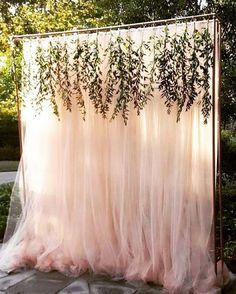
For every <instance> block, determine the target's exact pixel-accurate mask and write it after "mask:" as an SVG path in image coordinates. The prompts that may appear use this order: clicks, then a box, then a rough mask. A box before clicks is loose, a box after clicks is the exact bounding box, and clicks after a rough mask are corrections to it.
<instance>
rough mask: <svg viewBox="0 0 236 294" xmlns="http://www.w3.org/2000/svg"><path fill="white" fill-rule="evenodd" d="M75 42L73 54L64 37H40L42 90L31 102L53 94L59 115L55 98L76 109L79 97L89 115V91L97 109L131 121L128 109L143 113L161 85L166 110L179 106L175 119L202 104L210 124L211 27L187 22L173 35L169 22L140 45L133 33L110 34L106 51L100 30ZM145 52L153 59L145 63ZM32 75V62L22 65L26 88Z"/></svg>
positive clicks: (38, 75) (38, 56)
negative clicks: (104, 66)
mask: <svg viewBox="0 0 236 294" xmlns="http://www.w3.org/2000/svg"><path fill="white" fill-rule="evenodd" d="M74 42H75V43H76V44H75V45H76V50H75V52H74V53H73V54H74V55H73V56H72V57H71V56H70V53H69V52H68V46H69V44H67V41H66V39H65V41H64V43H63V42H61V41H60V42H59V41H58V40H57V39H56V38H55V39H54V38H52V39H51V41H50V42H49V46H48V47H47V49H43V47H42V46H41V45H40V42H39V45H38V47H37V53H36V57H35V62H36V64H37V65H38V68H39V70H38V71H37V73H36V74H35V76H34V78H35V79H36V81H37V83H38V87H37V89H38V95H37V98H36V99H35V98H34V101H32V103H33V104H34V105H35V107H36V108H37V110H38V112H40V110H41V108H42V102H43V101H44V100H45V99H46V100H48V99H49V100H50V103H51V105H52V108H53V111H54V113H55V114H56V115H57V116H58V117H60V114H59V111H58V105H57V101H56V98H55V97H60V99H62V101H63V105H64V106H65V107H66V109H67V110H68V111H71V110H72V103H73V101H72V99H74V97H76V102H77V105H78V107H79V109H80V111H81V115H82V117H83V119H84V120H85V119H86V103H85V98H84V95H85V93H86V94H88V97H89V99H90V100H91V102H92V104H93V105H94V109H95V111H96V113H99V114H101V115H102V116H103V117H104V118H108V119H111V120H112V119H115V118H116V117H117V116H118V115H122V117H123V120H124V123H125V124H127V122H128V118H129V111H131V109H132V108H133V109H134V110H136V112H137V115H140V113H141V111H142V110H143V108H144V107H145V105H146V104H147V103H148V101H149V100H150V99H157V98H156V97H155V90H158V91H159V92H160V93H161V97H162V99H163V101H164V103H165V105H166V108H167V113H168V114H170V113H171V109H172V107H173V106H176V107H177V118H176V120H177V121H179V120H180V118H181V114H182V112H183V111H188V110H189V109H190V108H191V106H192V105H193V104H194V103H200V104H201V112H202V115H203V117H204V122H205V123H207V120H208V118H209V115H210V112H211V108H212V102H211V93H210V72H211V68H212V60H213V44H212V40H211V37H210V33H209V30H208V28H205V29H203V30H201V31H199V30H197V29H194V30H193V32H192V33H189V31H188V27H187V24H186V28H185V29H184V31H183V33H181V34H175V35H171V34H170V32H169V29H168V26H166V27H165V29H164V34H163V35H162V36H156V35H153V36H151V37H150V38H149V39H148V40H146V41H142V42H141V44H139V45H137V44H136V43H135V42H134V41H133V40H132V38H131V37H130V36H129V34H128V35H127V36H121V35H120V34H113V35H112V34H111V37H110V41H109V42H108V44H107V45H106V48H105V50H103V51H102V48H101V44H100V43H99V37H98V35H97V38H95V39H93V40H90V39H87V40H83V41H80V39H79V37H78V38H77V39H76V40H74ZM146 56H153V58H152V60H151V61H150V62H146ZM104 58H106V60H108V65H107V68H108V70H107V72H106V77H105V80H104V77H102V75H103V74H104V73H103V74H102V70H101V65H102V62H103V60H104ZM31 74H32V73H31V71H30V66H26V67H24V70H23V81H24V86H26V88H27V87H28V88H30V83H29V78H30V75H31ZM72 97H73V98H72ZM199 97H200V101H199ZM108 114H109V115H108Z"/></svg>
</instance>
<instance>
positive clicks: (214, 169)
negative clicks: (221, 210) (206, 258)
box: [212, 17, 217, 275]
mask: <svg viewBox="0 0 236 294" xmlns="http://www.w3.org/2000/svg"><path fill="white" fill-rule="evenodd" d="M215 51H216V18H215V17H214V18H213V67H212V194H213V199H212V200H213V232H212V235H213V242H214V266H215V273H216V275H217V252H216V248H217V246H216V222H217V215H216V179H215V176H216V173H215V171H216V165H215V162H216V160H215V65H216V60H215V59H216V52H215Z"/></svg>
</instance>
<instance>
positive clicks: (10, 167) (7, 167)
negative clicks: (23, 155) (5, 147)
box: [0, 161, 19, 172]
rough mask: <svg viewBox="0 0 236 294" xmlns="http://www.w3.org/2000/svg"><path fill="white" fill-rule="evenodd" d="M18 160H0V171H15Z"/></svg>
mask: <svg viewBox="0 0 236 294" xmlns="http://www.w3.org/2000/svg"><path fill="white" fill-rule="evenodd" d="M18 164H19V161H0V172H7V171H17V168H18Z"/></svg>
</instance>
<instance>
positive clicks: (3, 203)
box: [0, 183, 13, 242]
mask: <svg viewBox="0 0 236 294" xmlns="http://www.w3.org/2000/svg"><path fill="white" fill-rule="evenodd" d="M12 187H13V183H8V184H2V185H0V242H1V241H2V239H3V235H4V231H5V227H6V223H7V215H8V209H9V205H10V196H11V190H12Z"/></svg>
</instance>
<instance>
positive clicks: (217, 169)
mask: <svg viewBox="0 0 236 294" xmlns="http://www.w3.org/2000/svg"><path fill="white" fill-rule="evenodd" d="M195 20H196V21H197V20H213V22H214V23H213V27H214V34H213V68H212V76H213V78H212V83H213V84H212V86H213V87H212V122H213V123H212V175H213V179H212V188H213V229H212V233H213V239H214V264H215V272H216V274H217V256H216V255H217V252H216V247H217V244H216V221H217V213H216V200H217V193H216V187H217V180H216V175H218V202H219V217H220V259H221V277H222V275H223V264H224V241H223V205H222V182H221V181H222V165H221V107H220V95H221V79H220V71H221V70H220V60H221V46H220V42H221V24H220V20H219V18H218V17H216V15H215V13H211V14H203V15H196V16H187V17H180V18H173V19H166V20H157V21H150V22H143V23H134V24H125V25H117V26H108V27H100V28H88V29H78V30H69V31H60V32H49V33H39V34H26V35H13V36H11V37H10V40H11V41H13V42H14V43H17V42H16V41H20V40H24V39H29V38H38V37H48V36H56V35H68V34H76V33H79V34H82V33H93V32H101V31H110V30H119V29H130V28H138V27H149V26H154V25H163V24H171V23H176V22H185V21H195ZM217 46H218V49H217V50H216V48H217ZM216 54H218V56H216ZM217 57H218V62H219V65H218V72H217V74H218V85H217V89H218V93H216V79H215V76H216V70H217V69H216V58H217ZM14 64H15V62H14ZM14 68H15V66H14ZM15 70H16V68H15ZM14 81H15V90H16V98H17V99H16V100H17V110H18V129H19V138H20V149H21V154H22V148H23V146H22V124H21V112H20V95H19V86H18V81H17V78H16V71H15V73H14ZM216 99H217V100H216ZM216 105H217V116H216V109H215V108H216ZM216 117H217V121H216ZM216 131H217V142H216V136H215V134H216ZM216 146H217V157H216ZM216 158H217V162H216ZM216 163H217V165H216ZM23 169H24V168H23ZM24 178H25V177H24V174H23V182H24V183H23V184H24V187H25V180H24ZM24 189H25V188H24Z"/></svg>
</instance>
